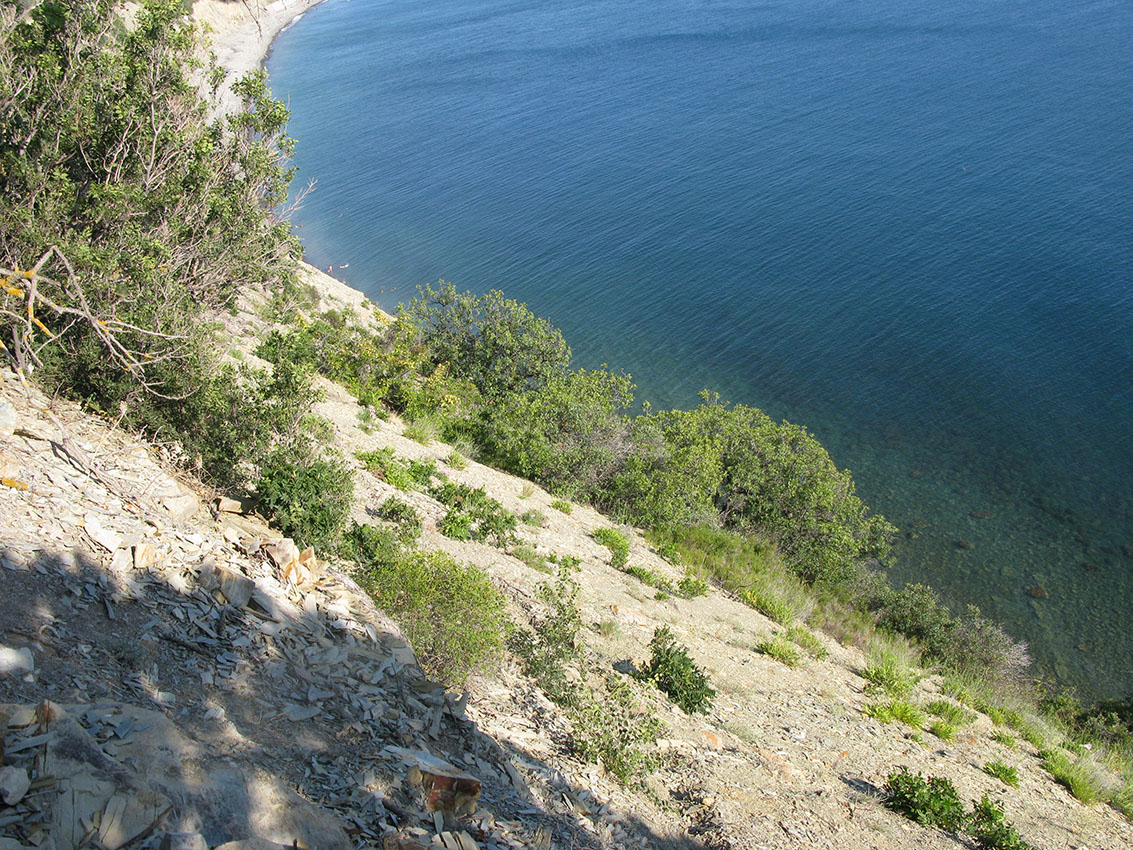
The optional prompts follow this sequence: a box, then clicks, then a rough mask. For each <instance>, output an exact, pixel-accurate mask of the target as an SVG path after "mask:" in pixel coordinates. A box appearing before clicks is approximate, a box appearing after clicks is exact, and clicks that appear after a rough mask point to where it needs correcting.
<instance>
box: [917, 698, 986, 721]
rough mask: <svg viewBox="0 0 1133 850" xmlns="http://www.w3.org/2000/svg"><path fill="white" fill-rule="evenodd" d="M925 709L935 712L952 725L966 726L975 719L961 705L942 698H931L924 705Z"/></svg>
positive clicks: (930, 712) (931, 712)
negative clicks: (930, 700) (931, 699)
mask: <svg viewBox="0 0 1133 850" xmlns="http://www.w3.org/2000/svg"><path fill="white" fill-rule="evenodd" d="M925 709H926V710H927V711H928V713H929V714H935V715H936V716H937V717H939V718H941V719H942V720H946V721H948V723H950V724H952V725H953V726H966V725H968V724H969V723H971V722H972V721H973V720H975V719H976V716H975V715H974V714H972V712H970V711H968V710H967V709H966V708H964V707H963V706H962V705H956V704H955V703H952V702H949V701H948V700H944V699H937V700H933V701H932V702H930V703H929V704H928V705H927V706H925Z"/></svg>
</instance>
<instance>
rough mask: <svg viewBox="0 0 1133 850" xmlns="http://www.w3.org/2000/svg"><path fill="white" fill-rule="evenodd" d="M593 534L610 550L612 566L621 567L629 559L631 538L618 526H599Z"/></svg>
mask: <svg viewBox="0 0 1133 850" xmlns="http://www.w3.org/2000/svg"><path fill="white" fill-rule="evenodd" d="M591 536H592V537H593V538H594V539H595V540H597V541H598V542H599V543H601V544H602V545H603V546H605V547H606V548H607V549H609V550H610V566H612V567H614V568H616V569H619V570H620V569H621V568H622V567H624V566H625V565H626V562H627V561H628V560H629V540H628V539H627V538H626V536H625V535H624V534H622V533H621V532H620V531H618V530H617V529H616V528H599V529H595V531H594V532H593V533H592V534H591Z"/></svg>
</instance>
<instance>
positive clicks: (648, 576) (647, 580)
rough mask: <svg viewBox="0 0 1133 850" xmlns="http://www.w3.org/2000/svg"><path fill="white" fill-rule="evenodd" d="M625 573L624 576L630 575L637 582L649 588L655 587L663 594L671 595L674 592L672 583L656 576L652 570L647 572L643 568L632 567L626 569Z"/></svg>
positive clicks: (660, 576)
mask: <svg viewBox="0 0 1133 850" xmlns="http://www.w3.org/2000/svg"><path fill="white" fill-rule="evenodd" d="M625 572H626V575H631V576H633V577H634V578H636V579H637V580H638V581H641V582H643V583H644V584H647V585H649V586H650V587H655V588H657V589H658V590H660V591H662V592H663V593H667V594H670V595H671V594H672V593H673V592H674V590H673V583H672V582H671V581H669V580H668V579H667V578H665V577H664V576H662V575H657V573H655V572H653V570H647V569H646V568H645V567H637V566H634V567H626V569H625Z"/></svg>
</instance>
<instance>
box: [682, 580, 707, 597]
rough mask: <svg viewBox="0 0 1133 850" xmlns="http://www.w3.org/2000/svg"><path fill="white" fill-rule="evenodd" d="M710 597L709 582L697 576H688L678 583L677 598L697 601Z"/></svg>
mask: <svg viewBox="0 0 1133 850" xmlns="http://www.w3.org/2000/svg"><path fill="white" fill-rule="evenodd" d="M707 595H708V582H706V581H705V580H704V579H702V578H701V577H700V576H696V575H686V576H684V577H682V578H681V580H680V581H679V582H677V596H680V597H681V598H682V599H695V598H696V597H697V596H707Z"/></svg>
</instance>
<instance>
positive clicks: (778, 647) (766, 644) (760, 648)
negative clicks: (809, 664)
mask: <svg viewBox="0 0 1133 850" xmlns="http://www.w3.org/2000/svg"><path fill="white" fill-rule="evenodd" d="M755 651H756V652H758V653H761V654H762V655H767V656H769V657H771V658H774V659H775V660H776V661H778V662H780V663H781V664H786V665H787V666H788V667H797V666H798V665H799V661H800V660H801V656H800V655H799V651H798V650H797V649H796V648H795V647H794V646H792V645H791V644H789V643H787V641H785V640H783V638H781V637H774V638H771V639H770V640H768V639H766V638H765V639H763V640H761V641H760V642H759V643H757V644H756V645H755Z"/></svg>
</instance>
